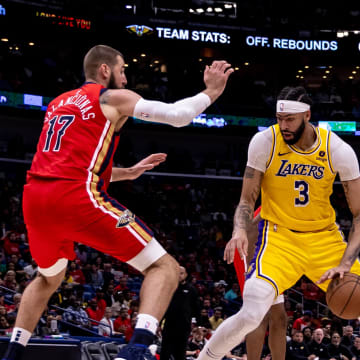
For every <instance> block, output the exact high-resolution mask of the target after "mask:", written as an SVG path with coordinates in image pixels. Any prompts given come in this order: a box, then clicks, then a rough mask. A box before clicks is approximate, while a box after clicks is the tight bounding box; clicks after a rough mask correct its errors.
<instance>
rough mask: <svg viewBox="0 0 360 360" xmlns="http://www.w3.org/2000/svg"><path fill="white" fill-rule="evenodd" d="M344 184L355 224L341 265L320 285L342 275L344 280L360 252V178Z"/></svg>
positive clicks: (331, 270) (333, 269) (328, 272)
mask: <svg viewBox="0 0 360 360" xmlns="http://www.w3.org/2000/svg"><path fill="white" fill-rule="evenodd" d="M342 184H343V187H344V192H345V195H346V199H347V203H348V205H349V208H350V210H351V213H352V215H353V223H352V227H351V230H350V233H349V238H348V244H347V247H346V249H345V252H344V255H343V257H342V259H341V262H340V264H339V265H338V266H337V267H335V268H332V269H329V270H328V271H326V272H325V273H324V275H323V276H322V277H321V278H320V279H319V281H318V283H319V284H321V283H323V282H324V281H326V280H328V279H332V278H333V277H334V276H335V275H337V274H339V275H340V278H343V276H344V273H346V272H348V271H350V269H351V266H352V265H353V264H354V262H355V260H356V259H357V257H358V256H359V252H360V197H359V194H360V177H359V178H357V179H355V180H350V181H343V182H342Z"/></svg>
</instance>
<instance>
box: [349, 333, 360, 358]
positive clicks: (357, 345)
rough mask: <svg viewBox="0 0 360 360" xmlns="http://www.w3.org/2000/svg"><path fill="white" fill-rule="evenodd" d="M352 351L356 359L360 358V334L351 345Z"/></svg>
mask: <svg viewBox="0 0 360 360" xmlns="http://www.w3.org/2000/svg"><path fill="white" fill-rule="evenodd" d="M350 351H351V352H352V353H353V354H354V356H355V358H356V360H360V336H357V337H356V338H355V340H354V345H353V346H351V347H350Z"/></svg>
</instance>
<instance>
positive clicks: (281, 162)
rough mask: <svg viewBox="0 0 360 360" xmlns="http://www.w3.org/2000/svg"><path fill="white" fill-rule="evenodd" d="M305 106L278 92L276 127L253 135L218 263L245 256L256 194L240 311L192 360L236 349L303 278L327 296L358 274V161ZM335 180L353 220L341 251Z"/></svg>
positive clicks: (294, 93) (296, 91)
mask: <svg viewBox="0 0 360 360" xmlns="http://www.w3.org/2000/svg"><path fill="white" fill-rule="evenodd" d="M311 103H312V102H311V99H310V98H309V96H308V95H307V94H306V91H305V89H304V88H302V87H296V88H291V87H286V88H284V89H283V90H282V91H281V92H280V94H279V96H278V101H277V105H276V118H277V125H274V126H272V127H270V128H269V129H267V130H265V131H263V132H260V133H257V134H256V135H255V136H254V137H253V138H252V140H251V142H250V145H249V149H248V162H247V166H246V170H245V174H244V180H243V186H242V192H241V197H240V202H239V205H238V207H237V209H236V211H235V216H234V230H233V234H232V238H231V240H230V241H229V242H228V244H227V245H226V248H225V253H224V259H225V260H226V261H227V262H228V263H231V262H232V261H233V258H234V252H235V249H236V248H237V249H238V250H239V252H240V254H241V255H242V256H243V257H244V256H247V247H248V239H247V235H246V229H247V227H248V225H249V224H251V221H252V218H253V211H254V206H255V202H256V200H257V198H258V196H259V194H260V190H261V205H262V210H261V218H262V219H263V220H262V221H261V225H260V226H259V230H260V231H261V233H262V236H261V237H260V241H259V243H258V244H257V245H258V246H257V251H256V253H255V255H254V257H253V259H252V261H251V265H250V267H249V271H248V274H247V280H246V282H245V287H244V296H243V298H244V303H243V306H242V308H241V310H240V311H239V312H238V313H236V314H235V315H233V316H231V317H229V318H228V319H226V320H225V321H224V322H223V323H222V324H221V325H220V326H219V327H218V328H217V330H216V332H215V333H214V335H213V336H212V337H211V338H210V340H209V341H208V342H207V344H206V345H205V347H204V349H203V350H202V351H201V353H200V354H199V360H205V359H206V360H208V359H213V360H220V359H221V358H222V357H223V356H224V354H226V353H228V352H229V351H230V350H231V349H233V348H234V347H235V346H237V345H238V344H239V343H240V342H242V341H243V339H244V337H245V336H246V335H247V334H248V333H249V332H250V331H252V330H254V329H255V328H256V327H257V326H258V325H259V324H260V322H261V320H262V319H263V317H264V316H265V314H266V313H267V311H268V310H269V308H270V307H271V305H272V304H273V302H274V301H276V299H277V296H278V294H281V293H282V292H283V291H284V290H286V289H288V288H289V287H291V286H292V285H294V284H295V283H296V281H297V280H298V279H299V278H300V277H301V276H302V275H306V276H307V277H308V278H309V279H311V280H312V281H314V282H316V283H317V284H318V286H320V287H321V288H322V289H323V290H324V291H326V289H327V286H328V284H329V280H330V279H331V278H333V277H334V276H335V275H336V274H339V275H340V277H343V275H344V273H345V272H348V271H352V272H354V273H357V274H360V263H359V260H358V254H359V251H360V196H359V194H360V172H359V164H358V160H357V158H356V155H355V152H354V151H353V149H352V148H351V147H350V146H349V145H348V144H346V143H345V142H344V141H343V140H341V139H340V138H339V137H338V136H337V135H335V134H334V133H332V132H331V131H327V130H324V129H319V128H315V127H314V126H313V125H312V124H311V123H310V117H311V112H310V105H311ZM337 173H338V174H339V176H340V180H341V181H342V184H343V186H344V190H345V195H346V198H347V202H348V205H349V208H350V210H351V212H352V214H353V225H352V230H351V231H350V234H349V239H348V244H347V245H346V243H345V241H344V239H343V236H342V233H341V232H340V231H339V229H338V226H337V225H336V223H335V213H334V210H333V208H332V207H331V204H330V195H331V193H332V185H333V182H334V179H335V176H336V174H337Z"/></svg>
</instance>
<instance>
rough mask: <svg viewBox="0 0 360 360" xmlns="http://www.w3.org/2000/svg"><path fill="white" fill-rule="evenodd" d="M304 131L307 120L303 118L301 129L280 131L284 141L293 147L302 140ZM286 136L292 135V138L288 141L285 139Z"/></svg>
mask: <svg viewBox="0 0 360 360" xmlns="http://www.w3.org/2000/svg"><path fill="white" fill-rule="evenodd" d="M304 130H305V119H304V117H303V118H302V122H301V124H300V125H299V127H298V128H297V129H296V130H295V131H289V130H285V131H283V130H280V131H281V135H282V137H283V139H284V141H285V142H286V143H287V144H288V145H293V144H296V143H297V142H298V141H299V140H300V138H301V136H302V134H303V132H304ZM284 134H286V135H288V134H290V135H292V138H290V139H286V138H285V137H284Z"/></svg>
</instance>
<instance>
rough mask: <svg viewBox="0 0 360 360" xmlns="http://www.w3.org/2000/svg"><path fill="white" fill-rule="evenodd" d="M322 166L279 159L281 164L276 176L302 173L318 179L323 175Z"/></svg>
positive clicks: (323, 168)
mask: <svg viewBox="0 0 360 360" xmlns="http://www.w3.org/2000/svg"><path fill="white" fill-rule="evenodd" d="M324 170H325V167H324V166H317V165H307V164H292V163H291V162H289V160H281V165H280V168H279V170H278V172H277V173H276V174H275V175H276V176H283V177H286V176H288V175H303V176H312V177H313V178H314V179H316V180H319V179H322V178H323V176H324Z"/></svg>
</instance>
